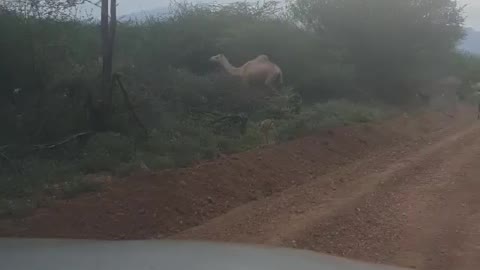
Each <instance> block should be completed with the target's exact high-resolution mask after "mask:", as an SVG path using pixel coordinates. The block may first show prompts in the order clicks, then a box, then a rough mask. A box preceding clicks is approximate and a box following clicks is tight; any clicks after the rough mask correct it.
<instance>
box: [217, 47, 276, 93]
mask: <svg viewBox="0 0 480 270" xmlns="http://www.w3.org/2000/svg"><path fill="white" fill-rule="evenodd" d="M210 61H212V62H215V63H218V64H220V65H221V66H222V67H223V68H224V69H225V70H226V71H227V72H228V73H229V74H230V75H232V76H235V77H239V78H240V79H242V81H243V82H244V83H245V84H246V85H248V86H250V85H252V84H254V83H261V84H264V85H265V86H267V87H268V88H270V89H271V90H272V91H274V92H275V93H278V92H279V88H280V87H281V85H282V84H283V73H282V70H281V69H280V68H279V67H278V66H277V65H276V64H275V63H273V62H272V61H270V59H269V58H268V56H266V55H264V54H261V55H259V56H257V57H256V58H255V59H253V60H250V61H248V62H247V63H245V64H244V65H243V66H241V67H234V66H232V64H230V62H229V61H228V59H227V58H226V57H225V55H223V54H219V55H215V56H212V57H211V58H210Z"/></svg>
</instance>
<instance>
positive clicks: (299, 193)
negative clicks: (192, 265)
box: [174, 126, 480, 269]
mask: <svg viewBox="0 0 480 270" xmlns="http://www.w3.org/2000/svg"><path fill="white" fill-rule="evenodd" d="M479 135H480V129H479V128H478V127H477V126H469V127H468V128H463V129H460V131H455V132H453V133H451V134H449V135H448V136H446V137H445V138H444V139H442V140H440V141H438V142H435V143H431V142H430V145H427V146H424V147H423V148H421V147H419V145H416V146H404V147H403V148H397V149H396V151H393V153H392V152H391V151H387V152H386V153H383V154H380V155H378V156H375V157H373V158H370V159H366V160H362V161H360V162H357V163H354V164H352V165H351V166H347V167H346V168H344V169H342V171H340V172H334V173H331V174H327V175H324V176H321V177H319V178H318V179H317V180H316V181H313V182H310V183H307V184H305V185H302V186H299V187H294V188H291V189H288V190H286V191H284V192H281V193H279V194H275V195H274V196H272V197H270V198H267V199H264V200H261V201H257V202H252V203H250V204H247V205H244V206H241V207H239V208H236V209H234V210H232V211H230V212H229V213H227V214H225V215H223V216H220V217H218V218H215V219H213V220H211V221H209V222H207V223H205V224H203V225H201V226H198V227H195V228H192V229H190V230H187V231H185V232H183V233H181V234H178V235H176V236H175V237H174V238H180V239H191V238H194V239H207V240H219V241H234V242H248V243H261V244H273V245H281V246H293V247H301V248H309V249H312V250H317V251H321V252H327V253H331V254H335V255H340V256H346V257H351V258H356V259H363V260H369V261H374V262H383V263H389V264H398V265H402V266H408V267H418V268H421V269H452V268H448V267H447V268H441V267H440V266H442V267H443V266H448V265H449V264H453V263H455V258H456V257H455V256H454V255H451V256H453V257H452V258H451V259H446V258H445V257H447V256H445V253H446V252H447V251H445V250H440V249H439V248H440V247H441V245H439V244H438V243H436V242H435V241H440V242H441V243H444V242H445V243H449V244H452V245H455V246H458V248H459V250H465V251H464V253H465V254H467V255H468V254H471V255H472V258H473V257H475V256H474V255H478V254H477V253H476V252H475V251H476V250H474V249H472V248H471V247H472V246H473V247H477V246H476V243H480V242H475V241H473V242H472V243H469V244H468V245H469V247H470V248H465V247H464V248H463V249H462V248H461V247H462V246H464V245H463V244H462V243H464V242H465V241H464V240H465V239H462V237H461V235H453V240H448V239H449V237H448V234H442V231H445V230H446V231H447V232H449V233H450V234H452V231H464V232H465V234H466V235H469V234H471V233H472V232H474V231H475V230H477V231H478V228H474V227H473V228H472V224H479V223H478V222H477V223H472V221H469V220H471V219H474V218H475V217H477V216H478V215H471V213H472V212H473V213H474V214H476V211H475V209H476V208H467V207H463V208H466V209H468V211H469V213H470V215H466V212H465V213H463V214H462V212H461V209H462V208H461V207H460V209H458V208H459V204H458V203H454V204H452V205H442V204H439V202H442V201H448V200H449V198H448V196H453V197H452V198H451V199H452V201H453V202H455V199H456V200H457V202H458V201H459V200H461V199H464V198H471V201H472V202H471V204H472V205H476V206H477V207H478V206H480V202H477V201H475V199H476V197H475V196H473V194H475V192H478V191H480V186H477V184H476V182H474V181H473V180H472V181H470V185H471V187H467V188H466V187H464V186H459V187H456V186H455V188H453V189H452V188H451V187H450V185H448V184H446V183H451V182H450V181H451V180H450V177H453V178H455V179H457V181H456V182H454V183H458V182H459V181H460V180H461V179H462V177H463V176H464V172H465V170H467V169H473V168H475V166H471V165H469V164H471V163H475V161H477V160H479V157H478V155H479V151H480V150H478V148H479V147H480V140H479ZM472 145H474V146H475V147H477V148H475V147H474V148H472ZM472 149H473V150H472ZM477 150H478V151H477ZM470 174H471V175H475V174H477V175H479V176H480V173H477V172H476V171H474V172H470ZM470 179H473V178H470ZM467 183H468V182H467ZM456 189H458V190H459V191H458V192H457V193H459V194H461V192H471V193H469V194H470V197H468V196H465V195H464V196H456V195H455V194H456V193H455V190H456ZM451 192H454V193H452V194H450V193H451ZM445 196H446V198H444V197H445ZM477 197H478V196H477ZM446 206H448V207H446ZM443 209H448V210H449V211H450V212H453V213H455V214H457V215H458V216H459V217H460V218H461V219H460V220H459V221H458V222H457V221H455V222H453V223H452V224H449V222H450V221H452V220H454V219H452V217H449V216H448V215H444V214H442V210H443ZM466 209H465V210H463V211H467V210H466ZM459 210H460V211H459ZM426 213H428V214H429V215H427V214H426ZM433 213H436V215H433ZM467 217H468V218H467ZM457 218H458V217H457ZM462 224H464V225H462ZM418 228H424V230H425V231H424V232H421V231H420V229H418ZM471 239H473V238H471V237H470V240H471ZM433 240H435V241H433ZM471 241H472V240H471ZM423 243H429V244H423ZM465 245H466V244H465ZM459 252H460V251H459ZM427 254H431V255H430V256H429V255H427ZM478 257H479V256H476V257H475V258H478ZM442 260H443V262H442ZM470 261H471V260H470ZM470 261H469V262H470ZM462 262H464V260H462ZM439 265H440V266H439ZM465 269H472V268H465Z"/></svg>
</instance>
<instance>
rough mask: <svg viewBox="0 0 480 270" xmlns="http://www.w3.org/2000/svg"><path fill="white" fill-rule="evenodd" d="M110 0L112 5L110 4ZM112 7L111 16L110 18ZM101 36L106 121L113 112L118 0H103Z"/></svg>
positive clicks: (103, 101)
mask: <svg viewBox="0 0 480 270" xmlns="http://www.w3.org/2000/svg"><path fill="white" fill-rule="evenodd" d="M109 2H110V6H109ZM109 7H110V18H109V13H108V12H109ZM100 27H101V38H102V59H103V63H102V64H103V66H102V104H101V107H102V109H103V113H104V115H103V117H104V118H105V119H104V120H105V121H104V122H105V123H108V122H109V121H108V119H109V118H110V116H111V113H112V107H113V105H112V103H113V100H112V99H113V97H112V96H113V94H112V93H113V77H112V76H113V52H114V47H115V34H116V30H117V1H116V0H110V1H109V0H102V6H101V25H100Z"/></svg>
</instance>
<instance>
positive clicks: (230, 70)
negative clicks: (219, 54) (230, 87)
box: [220, 59, 242, 76]
mask: <svg viewBox="0 0 480 270" xmlns="http://www.w3.org/2000/svg"><path fill="white" fill-rule="evenodd" d="M220 64H221V65H222V66H223V68H224V69H225V70H226V71H227V72H228V73H230V74H231V75H233V76H241V75H242V71H241V68H237V67H234V66H232V64H230V62H228V60H227V59H225V60H223V61H222V62H221V63H220Z"/></svg>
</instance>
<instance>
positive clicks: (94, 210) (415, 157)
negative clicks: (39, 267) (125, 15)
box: [0, 110, 480, 270]
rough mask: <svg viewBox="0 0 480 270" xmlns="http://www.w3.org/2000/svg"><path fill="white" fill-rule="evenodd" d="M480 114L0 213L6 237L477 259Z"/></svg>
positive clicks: (401, 259) (381, 127) (412, 123)
mask: <svg viewBox="0 0 480 270" xmlns="http://www.w3.org/2000/svg"><path fill="white" fill-rule="evenodd" d="M472 115H473V114H472V113H471V111H468V110H467V112H464V113H462V112H460V113H459V115H458V116H456V117H454V118H452V117H450V116H445V115H438V114H433V115H432V114H426V115H425V116H416V117H415V118H414V119H412V118H409V117H404V118H398V119H396V120H395V119H394V120H392V121H389V122H387V123H381V124H378V125H366V126H359V127H352V128H350V127H348V128H338V129H335V130H330V131H328V132H325V133H324V134H319V135H317V136H313V137H309V138H304V139H301V140H297V141H295V142H291V143H288V144H284V145H279V146H274V147H270V148H266V149H258V150H255V151H251V152H247V153H241V154H238V155H234V156H231V157H227V158H223V159H220V160H217V161H211V162H206V163H202V164H199V165H197V166H195V167H193V168H189V169H182V170H177V171H166V172H161V173H158V174H154V175H146V176H142V177H140V176H136V177H133V178H131V179H126V180H122V181H119V182H116V183H114V184H112V185H111V186H109V187H108V188H106V189H105V191H103V192H100V193H97V194H90V195H86V196H84V197H81V198H77V199H75V200H71V201H63V202H58V203H57V204H56V205H54V206H52V207H50V208H48V209H41V210H39V211H37V213H36V214H35V215H33V216H31V217H28V218H24V219H10V220H3V221H1V220H0V236H22V237H68V238H103V239H144V238H147V239H149V238H164V237H168V238H175V239H201V240H215V241H232V242H243V243H258V244H268V245H278V246H289V247H296V248H305V249H311V250H315V251H320V252H325V253H330V254H334V255H339V256H343V257H348V258H354V259H360V260H365V261H370V262H381V263H385V264H392V265H399V266H404V267H411V268H416V269H427V270H430V269H432V270H433V269H435V270H442V269H445V270H447V269H448V270H450V269H460V270H461V269H472V270H473V269H480V123H479V122H477V121H475V119H473V117H472Z"/></svg>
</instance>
